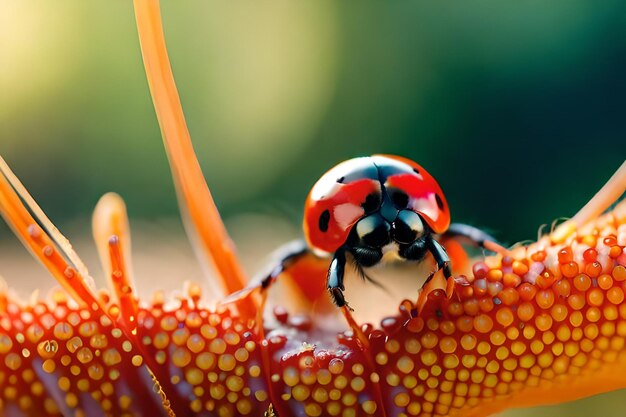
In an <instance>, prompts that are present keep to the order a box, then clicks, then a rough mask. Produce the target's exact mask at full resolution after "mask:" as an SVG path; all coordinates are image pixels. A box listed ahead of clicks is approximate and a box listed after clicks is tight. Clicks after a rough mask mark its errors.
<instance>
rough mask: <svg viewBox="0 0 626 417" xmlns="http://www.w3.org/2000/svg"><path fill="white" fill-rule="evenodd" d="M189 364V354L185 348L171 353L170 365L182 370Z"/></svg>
mask: <svg viewBox="0 0 626 417" xmlns="http://www.w3.org/2000/svg"><path fill="white" fill-rule="evenodd" d="M189 362H191V353H189V351H188V350H187V349H186V348H181V347H179V348H176V349H175V350H174V352H173V353H172V363H173V364H174V365H175V366H177V367H179V368H184V367H185V366H187V365H189Z"/></svg>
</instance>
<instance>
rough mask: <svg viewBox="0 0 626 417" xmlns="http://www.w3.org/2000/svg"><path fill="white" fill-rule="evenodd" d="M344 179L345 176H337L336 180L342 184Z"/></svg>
mask: <svg viewBox="0 0 626 417" xmlns="http://www.w3.org/2000/svg"><path fill="white" fill-rule="evenodd" d="M345 179H346V177H341V178H337V182H338V183H339V184H343V180H345Z"/></svg>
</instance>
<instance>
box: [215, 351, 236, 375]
mask: <svg viewBox="0 0 626 417" xmlns="http://www.w3.org/2000/svg"><path fill="white" fill-rule="evenodd" d="M236 365H237V361H236V360H235V357H234V356H233V355H231V354H228V353H227V354H224V355H220V357H219V358H218V360H217V366H218V367H219V368H220V369H221V370H222V371H232V370H233V369H235V366H236Z"/></svg>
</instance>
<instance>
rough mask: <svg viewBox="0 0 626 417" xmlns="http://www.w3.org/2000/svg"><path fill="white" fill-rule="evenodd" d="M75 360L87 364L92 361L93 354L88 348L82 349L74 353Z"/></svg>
mask: <svg viewBox="0 0 626 417" xmlns="http://www.w3.org/2000/svg"><path fill="white" fill-rule="evenodd" d="M76 358H77V359H78V360H79V362H80V363H89V362H91V360H92V359H93V353H92V352H91V350H90V349H89V348H88V347H82V348H80V349H78V351H77V352H76Z"/></svg>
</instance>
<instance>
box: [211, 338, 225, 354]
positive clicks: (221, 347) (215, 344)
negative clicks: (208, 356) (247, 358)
mask: <svg viewBox="0 0 626 417" xmlns="http://www.w3.org/2000/svg"><path fill="white" fill-rule="evenodd" d="M209 351H211V352H213V353H215V354H218V355H221V354H222V353H224V352H226V342H225V341H224V339H213V340H211V343H210V344H209Z"/></svg>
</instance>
